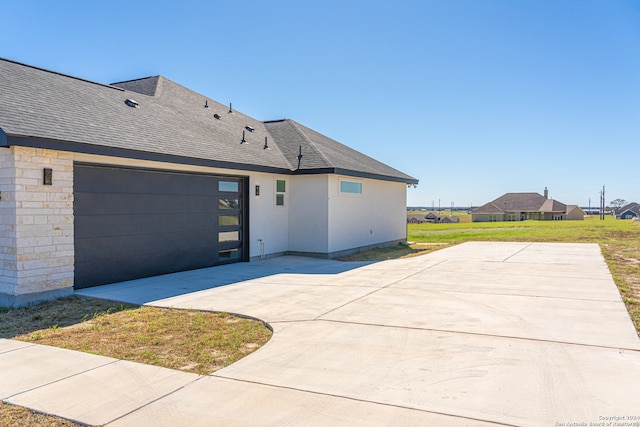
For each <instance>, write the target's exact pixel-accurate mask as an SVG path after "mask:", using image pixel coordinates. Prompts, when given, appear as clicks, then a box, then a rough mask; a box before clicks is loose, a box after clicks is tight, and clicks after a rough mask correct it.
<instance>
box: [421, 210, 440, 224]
mask: <svg viewBox="0 0 640 427" xmlns="http://www.w3.org/2000/svg"><path fill="white" fill-rule="evenodd" d="M424 219H425V220H426V221H427V222H440V215H438V214H436V213H434V212H429V213H428V214H426V215H425V216H424Z"/></svg>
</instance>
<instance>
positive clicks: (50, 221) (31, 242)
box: [0, 147, 74, 305]
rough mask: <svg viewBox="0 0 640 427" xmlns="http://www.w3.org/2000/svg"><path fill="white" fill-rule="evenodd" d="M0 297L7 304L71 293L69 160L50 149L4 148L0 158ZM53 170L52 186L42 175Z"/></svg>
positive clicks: (71, 198)
mask: <svg viewBox="0 0 640 427" xmlns="http://www.w3.org/2000/svg"><path fill="white" fill-rule="evenodd" d="M0 159H1V160H0V161H1V162H2V175H1V178H0V192H1V197H2V200H1V201H0V203H1V205H0V211H1V212H0V223H1V225H0V230H1V231H0V233H1V234H0V239H1V240H2V242H3V243H4V244H3V249H2V258H1V259H2V268H1V270H0V293H2V294H3V296H2V298H3V300H4V303H5V305H7V304H6V303H7V301H8V302H9V303H10V305H13V304H23V303H27V302H29V295H31V294H33V295H40V297H34V299H35V300H38V299H42V298H46V296H47V295H49V296H61V295H64V294H70V293H71V292H72V286H73V262H74V248H73V161H72V159H71V155H70V154H67V153H61V152H56V151H51V150H43V149H35V148H25V147H11V148H3V149H2V154H1V157H0ZM44 168H51V169H52V170H53V185H44V184H43V170H44Z"/></svg>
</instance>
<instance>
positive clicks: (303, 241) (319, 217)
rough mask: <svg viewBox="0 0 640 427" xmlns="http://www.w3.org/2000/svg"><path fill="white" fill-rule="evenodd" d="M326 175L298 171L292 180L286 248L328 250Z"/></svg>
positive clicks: (327, 183)
mask: <svg viewBox="0 0 640 427" xmlns="http://www.w3.org/2000/svg"><path fill="white" fill-rule="evenodd" d="M328 186H329V178H328V175H300V176H295V177H293V179H292V180H291V199H290V204H289V251H291V252H307V253H328V252H329V235H328V227H329V208H328V200H329V199H328V196H327V191H328Z"/></svg>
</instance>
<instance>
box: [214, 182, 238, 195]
mask: <svg viewBox="0 0 640 427" xmlns="http://www.w3.org/2000/svg"><path fill="white" fill-rule="evenodd" d="M218 191H221V192H222V191H224V192H235V193H237V192H238V181H218Z"/></svg>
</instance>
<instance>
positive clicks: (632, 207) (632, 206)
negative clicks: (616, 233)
mask: <svg viewBox="0 0 640 427" xmlns="http://www.w3.org/2000/svg"><path fill="white" fill-rule="evenodd" d="M627 211H631V212H633V213H635V214H636V215H640V204H638V203H636V202H631V203H627V204H626V205H624V206H622V207H621V208H619V209H616V211H615V213H616V215H621V214H623V213H624V212H627Z"/></svg>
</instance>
